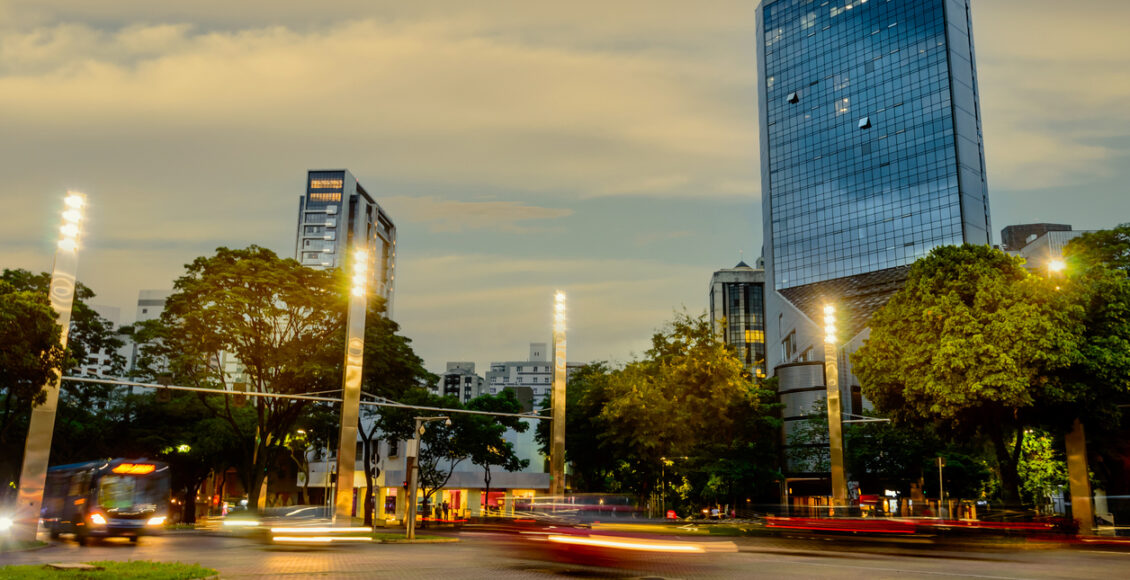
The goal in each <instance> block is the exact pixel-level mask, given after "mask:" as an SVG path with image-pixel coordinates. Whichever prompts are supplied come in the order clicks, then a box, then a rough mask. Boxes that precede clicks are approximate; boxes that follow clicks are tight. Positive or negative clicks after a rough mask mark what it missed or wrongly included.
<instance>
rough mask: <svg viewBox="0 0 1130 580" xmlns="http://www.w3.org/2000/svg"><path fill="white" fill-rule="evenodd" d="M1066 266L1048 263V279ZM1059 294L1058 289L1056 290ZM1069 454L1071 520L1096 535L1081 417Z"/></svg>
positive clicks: (1067, 444) (1071, 433)
mask: <svg viewBox="0 0 1130 580" xmlns="http://www.w3.org/2000/svg"><path fill="white" fill-rule="evenodd" d="M1066 267H1067V264H1066V263H1065V262H1064V261H1063V260H1062V259H1059V258H1053V259H1051V260H1049V261H1048V278H1049V279H1050V278H1051V277H1052V276H1054V275H1056V274H1058V273H1060V272H1062V271H1063V270H1064V269H1065V268H1066ZM1055 289H1056V290H1059V286H1056V287H1055ZM1063 443H1064V447H1065V448H1066V451H1067V482H1068V488H1069V490H1070V493H1071V516H1072V518H1074V519H1075V520H1076V521H1078V522H1079V534H1080V535H1084V536H1087V535H1090V534H1092V533H1093V532H1094V518H1095V508H1094V505H1092V503H1091V480H1090V477H1089V476H1088V472H1089V468H1088V466H1087V436H1086V434H1085V432H1084V430H1083V422H1082V421H1080V420H1079V418H1078V417H1076V418H1075V421H1074V422H1073V423H1072V425H1071V431H1069V432H1068V433H1067V435H1066V436H1065V437H1064V438H1063Z"/></svg>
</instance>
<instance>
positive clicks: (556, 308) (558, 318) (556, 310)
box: [553, 291, 565, 332]
mask: <svg viewBox="0 0 1130 580" xmlns="http://www.w3.org/2000/svg"><path fill="white" fill-rule="evenodd" d="M553 299H554V304H553V330H554V331H555V332H565V293H564V292H561V291H558V292H557V294H555V295H554V296H553Z"/></svg>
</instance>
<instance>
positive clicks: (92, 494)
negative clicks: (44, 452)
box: [40, 459, 169, 546]
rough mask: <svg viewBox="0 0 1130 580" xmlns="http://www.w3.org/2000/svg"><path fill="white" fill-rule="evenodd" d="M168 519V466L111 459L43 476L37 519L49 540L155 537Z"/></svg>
mask: <svg viewBox="0 0 1130 580" xmlns="http://www.w3.org/2000/svg"><path fill="white" fill-rule="evenodd" d="M168 514H169V466H168V465H166V464H164V463H161V462H160V461H150V460H148V459H110V460H103V461H89V462H86V463H73V464H70V465H60V466H57V467H52V468H50V469H48V470H47V482H46V486H45V489H44V493H43V509H42V512H41V516H40V517H41V518H42V522H43V526H44V527H45V528H46V529H47V531H48V533H49V534H50V535H51V537H52V538H58V537H59V535H60V534H65V533H69V534H74V537H75V540H77V541H78V543H79V545H82V546H85V545H86V544H87V542H88V541H89V539H90V538H105V537H112V536H121V537H128V538H129V539H130V541H132V542H137V541H138V539H139V538H140V537H141V536H145V535H155V534H159V533H160V532H161V530H162V529H163V528H164V525H165V519H166V518H167V517H168Z"/></svg>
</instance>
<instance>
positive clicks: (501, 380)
mask: <svg viewBox="0 0 1130 580" xmlns="http://www.w3.org/2000/svg"><path fill="white" fill-rule="evenodd" d="M486 383H487V388H488V389H489V391H490V394H492V395H496V394H498V393H501V392H502V390H503V389H510V390H512V391H514V393H515V394H516V395H518V400H519V401H522V404H523V406H524V407H525V408H527V409H538V408H541V406H542V405H543V404H545V403H546V402H547V400H548V398H549V395H550V393H551V392H552V391H553V361H552V359H551V357H550V350H549V344H548V343H545V342H531V343H530V356H529V358H528V359H527V360H523V361H506V362H492V363H490V370H489V371H487V377H486Z"/></svg>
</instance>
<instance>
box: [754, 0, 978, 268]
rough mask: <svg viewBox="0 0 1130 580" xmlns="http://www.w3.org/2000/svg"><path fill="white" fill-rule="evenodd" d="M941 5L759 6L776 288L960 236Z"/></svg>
mask: <svg viewBox="0 0 1130 580" xmlns="http://www.w3.org/2000/svg"><path fill="white" fill-rule="evenodd" d="M943 4H944V0H914V1H910V0H907V1H899V2H883V1H879V0H871V1H866V0H863V1H861V0H830V1H829V2H823V3H820V2H813V1H810V0H778V1H777V2H772V3H769V4H768V5H767V6H765V8H764V11H763V14H764V29H763V30H762V42H763V49H764V54H765V60H764V66H765V74H766V76H767V79H768V78H772V79H773V81H772V82H771V83H769V82H767V83H766V95H765V96H764V97H765V104H766V108H767V113H768V116H767V126H766V127H764V130H765V131H767V132H768V144H769V147H768V151H767V154H766V157H767V166H766V167H763V171H766V172H768V177H769V183H770V193H769V196H770V197H769V201H770V203H771V206H772V218H771V222H772V223H771V227H772V251H773V255H772V265H773V269H774V281H775V284H776V287H777V288H778V289H780V288H788V287H793V286H799V285H803V284H809V283H813V282H820V281H824V280H830V279H834V278H841V277H844V276H851V275H855V274H861V273H865V272H871V271H875V270H881V269H885V268H890V267H895V266H901V265H906V264H909V263H911V262H913V261H914V260H916V259H917V258H919V257H921V256H924V255H925V254H926V253H928V252H929V251H930V250H931V249H932V248H934V247H936V246H939V245H946V244H960V243H961V242H962V240H963V235H962V226H961V211H960V208H959V191H958V164H957V159H956V147H955V135H954V118H953V117H954V114H955V113H954V109H953V107H952V106H951V102H950V87H949V69H948V64H947V57H946V54H947V52H946V38H945V15H944V13H943ZM794 95H796V96H795V97H794ZM957 114H967V113H962V112H958V113H957Z"/></svg>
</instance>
